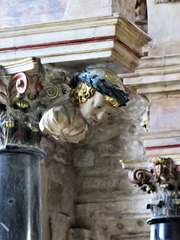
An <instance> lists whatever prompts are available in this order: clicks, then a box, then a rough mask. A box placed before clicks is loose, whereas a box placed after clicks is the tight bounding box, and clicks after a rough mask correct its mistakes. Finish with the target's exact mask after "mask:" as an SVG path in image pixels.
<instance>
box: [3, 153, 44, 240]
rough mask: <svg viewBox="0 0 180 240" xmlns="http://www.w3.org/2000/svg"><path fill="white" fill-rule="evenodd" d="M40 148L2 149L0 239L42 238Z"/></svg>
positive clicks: (36, 239) (34, 239) (35, 239)
mask: <svg viewBox="0 0 180 240" xmlns="http://www.w3.org/2000/svg"><path fill="white" fill-rule="evenodd" d="M40 158H42V154H41V152H40V151H25V150H22V151H21V150H8V151H0V240H41V215H40V210H41V207H40V163H39V159H40Z"/></svg>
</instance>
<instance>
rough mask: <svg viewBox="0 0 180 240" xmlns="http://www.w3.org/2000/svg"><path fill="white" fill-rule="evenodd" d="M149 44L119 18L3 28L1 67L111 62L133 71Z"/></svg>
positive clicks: (138, 31)
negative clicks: (30, 62) (28, 61)
mask: <svg viewBox="0 0 180 240" xmlns="http://www.w3.org/2000/svg"><path fill="white" fill-rule="evenodd" d="M150 40H151V39H150V38H149V37H148V36H147V35H146V34H145V33H143V32H142V31H141V30H140V29H138V28H137V27H136V26H135V25H134V24H132V23H131V22H129V21H128V20H126V19H125V18H123V17H121V16H119V15H115V16H105V17H98V18H90V19H81V20H69V21H59V22H54V23H44V24H35V25H28V26H23V27H16V28H4V29H1V30H0V64H1V65H4V64H7V63H10V62H13V61H17V60H21V59H23V58H26V57H40V58H41V62H42V63H43V64H45V63H57V62H60V63H61V64H62V63H64V64H67V63H68V66H69V65H70V64H73V63H74V62H76V64H77V61H78V62H82V61H83V62H86V63H88V62H89V61H91V62H93V63H97V62H102V61H103V62H107V61H110V62H113V63H114V62H115V63H116V62H117V63H118V64H119V62H121V63H122V64H123V65H124V66H125V67H126V68H128V69H130V70H134V68H135V67H136V66H137V64H138V60H139V58H141V57H142V50H141V49H142V46H143V45H145V44H147V42H149V41H150ZM126 71H127V70H126Z"/></svg>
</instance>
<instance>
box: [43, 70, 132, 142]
mask: <svg viewBox="0 0 180 240" xmlns="http://www.w3.org/2000/svg"><path fill="white" fill-rule="evenodd" d="M69 86H70V87H71V90H70V92H69V93H67V94H65V95H64V96H62V97H61V98H60V99H59V100H58V101H57V102H56V103H55V104H53V106H50V107H49V108H48V109H47V111H45V113H44V114H43V116H42V119H41V121H40V124H39V127H40V130H41V131H42V132H44V133H48V134H51V135H52V136H53V137H54V138H55V139H57V140H60V141H65V142H72V143H78V142H79V141H81V140H83V139H84V138H85V135H86V133H87V131H88V125H96V124H98V123H100V122H102V121H103V120H104V119H106V118H108V116H109V115H111V114H112V113H113V112H115V111H116V109H117V108H118V107H121V106H125V105H126V102H127V101H128V100H129V97H128V94H127V93H126V92H125V90H124V88H123V86H122V83H120V82H119V81H118V79H117V76H116V75H114V74H113V73H112V72H111V71H110V70H107V69H106V70H104V69H100V70H97V69H94V70H91V71H88V72H83V73H80V74H78V75H76V76H75V77H73V78H72V79H71V81H70V83H69Z"/></svg>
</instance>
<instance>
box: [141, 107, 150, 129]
mask: <svg viewBox="0 0 180 240" xmlns="http://www.w3.org/2000/svg"><path fill="white" fill-rule="evenodd" d="M149 122H150V105H148V106H147V107H146V112H145V113H144V114H143V116H142V121H141V127H143V128H144V129H145V130H146V132H148V130H149Z"/></svg>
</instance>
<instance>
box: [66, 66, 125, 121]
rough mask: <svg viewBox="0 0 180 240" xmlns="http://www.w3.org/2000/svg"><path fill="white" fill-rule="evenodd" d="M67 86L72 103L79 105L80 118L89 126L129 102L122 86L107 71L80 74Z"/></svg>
mask: <svg viewBox="0 0 180 240" xmlns="http://www.w3.org/2000/svg"><path fill="white" fill-rule="evenodd" d="M69 85H70V87H71V88H72V90H71V92H70V97H71V99H72V102H73V103H77V104H79V105H80V112H81V114H82V117H83V118H84V119H85V120H86V122H87V123H88V124H89V125H95V124H96V123H99V122H101V121H102V120H104V119H106V118H107V117H108V116H109V115H111V114H112V113H113V112H114V111H115V110H116V108H118V107H120V106H125V105H126V102H127V101H128V100H129V96H128V94H127V93H126V92H125V90H124V88H123V86H122V84H121V83H120V82H119V81H118V80H117V77H116V75H114V74H113V73H112V72H110V71H109V70H108V71H107V70H106V71H104V70H100V73H99V74H98V75H97V74H96V72H95V73H94V72H93V71H92V72H84V73H81V74H79V75H77V76H75V77H74V78H73V79H72V80H71V82H70V84H69Z"/></svg>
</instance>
